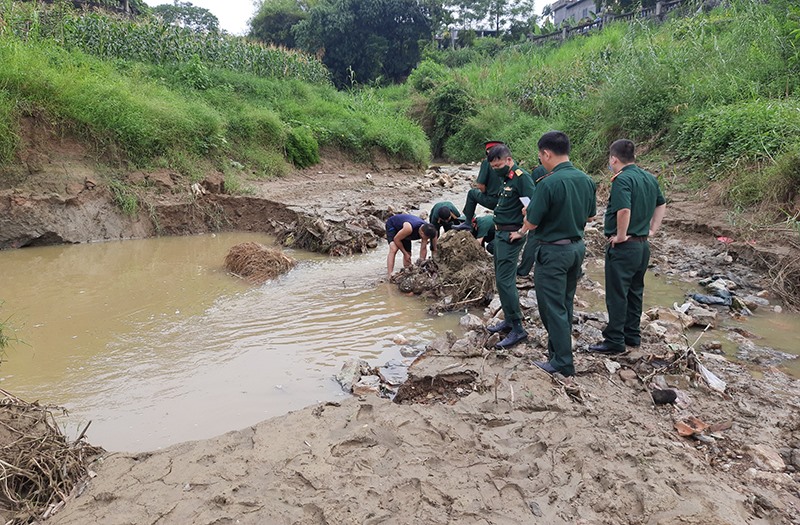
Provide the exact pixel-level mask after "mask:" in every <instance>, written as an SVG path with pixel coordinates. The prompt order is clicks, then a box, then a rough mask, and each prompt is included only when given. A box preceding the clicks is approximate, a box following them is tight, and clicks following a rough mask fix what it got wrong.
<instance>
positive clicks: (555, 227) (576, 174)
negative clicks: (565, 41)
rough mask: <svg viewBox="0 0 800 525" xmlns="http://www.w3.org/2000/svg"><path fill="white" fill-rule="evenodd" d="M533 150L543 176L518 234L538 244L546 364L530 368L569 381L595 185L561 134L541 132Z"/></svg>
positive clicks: (537, 273) (536, 270) (535, 277)
mask: <svg viewBox="0 0 800 525" xmlns="http://www.w3.org/2000/svg"><path fill="white" fill-rule="evenodd" d="M538 148H539V160H540V161H541V163H542V166H544V168H545V169H546V170H547V171H548V172H549V175H548V176H547V177H546V178H544V179H542V180H541V181H540V182H539V184H538V185H537V186H536V193H535V195H534V197H533V201H532V202H531V203H530V205H529V206H528V210H527V213H526V216H525V224H524V226H523V228H522V234H524V233H525V232H526V231H528V230H533V236H534V238H535V239H536V241H537V243H538V246H537V248H536V254H535V257H534V260H535V268H534V274H533V282H534V285H535V287H536V300H537V302H538V303H539V315H540V316H541V318H542V324H544V327H545V329H546V330H547V339H548V341H547V351H548V360H547V361H534V364H536V366H538V367H539V368H541V369H542V370H544V371H546V372H548V373H550V374H554V373H556V372H560V373H561V374H563V375H565V376H571V375H574V374H575V366H574V364H573V359H572V301H573V299H574V298H575V289H576V288H577V284H578V278H579V277H580V276H581V264H583V257H584V255H585V253H586V246H585V245H584V243H583V229H584V227H585V226H586V221H587V220H589V219H590V218H592V217H594V215H595V214H596V213H597V209H596V204H595V184H594V181H593V180H592V179H591V178H590V177H589V176H588V175H586V174H585V173H584V172H582V171H580V170H578V169H577V168H575V166H573V165H572V162H570V160H569V151H570V143H569V138H568V137H567V135H566V134H564V133H562V132H560V131H550V132H548V133H545V134H544V135H542V137H541V138H540V139H539V143H538ZM515 236H516V234H515Z"/></svg>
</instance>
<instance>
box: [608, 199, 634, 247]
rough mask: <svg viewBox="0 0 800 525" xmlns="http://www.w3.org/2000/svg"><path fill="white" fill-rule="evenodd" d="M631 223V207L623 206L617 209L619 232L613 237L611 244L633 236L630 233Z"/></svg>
mask: <svg viewBox="0 0 800 525" xmlns="http://www.w3.org/2000/svg"><path fill="white" fill-rule="evenodd" d="M630 225H631V209H630V208H622V209H621V210H617V234H616V235H615V236H614V237H612V238H611V246H614V245H615V244H622V243H623V242H625V241H627V240H628V239H630V238H631V236H630V235H628V226H630Z"/></svg>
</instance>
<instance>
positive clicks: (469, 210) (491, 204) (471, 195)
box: [463, 188, 498, 224]
mask: <svg viewBox="0 0 800 525" xmlns="http://www.w3.org/2000/svg"><path fill="white" fill-rule="evenodd" d="M497 200H498V199H497V197H492V196H491V195H487V194H486V193H483V192H481V190H479V189H477V188H472V189H471V190H469V191H468V192H467V203H466V204H464V210H463V211H464V217H466V222H467V224H472V218H473V217H475V208H476V207H477V206H478V204H480V205H481V206H483V207H484V208H488V209H490V210H493V209H495V208H496V207H497Z"/></svg>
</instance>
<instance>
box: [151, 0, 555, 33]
mask: <svg viewBox="0 0 800 525" xmlns="http://www.w3.org/2000/svg"><path fill="white" fill-rule="evenodd" d="M189 1H190V2H192V5H196V6H197V7H204V8H206V9H208V10H209V11H211V12H212V13H214V15H215V16H216V17H217V18H218V19H219V25H220V26H221V27H222V29H224V30H226V31H227V32H229V33H232V34H234V35H243V34H245V33H247V30H248V25H247V21H248V20H250V18H251V17H252V16H253V14H254V13H255V10H256V8H255V7H254V5H253V0H189ZM553 1H555V0H536V12H537V13H541V12H542V8H543V7H544V6H545V5H547V4H549V3H552V2H553ZM145 2H146V3H147V5H149V6H150V7H155V6H157V5H161V4H171V3H172V2H171V1H164V0H145Z"/></svg>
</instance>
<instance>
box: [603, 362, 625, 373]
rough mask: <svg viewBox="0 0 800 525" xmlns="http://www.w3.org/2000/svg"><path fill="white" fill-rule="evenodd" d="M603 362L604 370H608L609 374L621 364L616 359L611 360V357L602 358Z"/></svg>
mask: <svg viewBox="0 0 800 525" xmlns="http://www.w3.org/2000/svg"><path fill="white" fill-rule="evenodd" d="M603 364H604V365H605V367H606V370H608V373H609V374H613V373H614V372H616V371H617V370H619V369H620V368H621V367H622V365H620V364H619V363H617V362H616V361H612V360H611V359H603Z"/></svg>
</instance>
